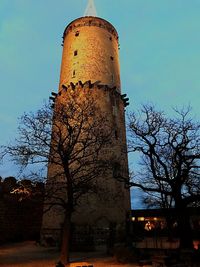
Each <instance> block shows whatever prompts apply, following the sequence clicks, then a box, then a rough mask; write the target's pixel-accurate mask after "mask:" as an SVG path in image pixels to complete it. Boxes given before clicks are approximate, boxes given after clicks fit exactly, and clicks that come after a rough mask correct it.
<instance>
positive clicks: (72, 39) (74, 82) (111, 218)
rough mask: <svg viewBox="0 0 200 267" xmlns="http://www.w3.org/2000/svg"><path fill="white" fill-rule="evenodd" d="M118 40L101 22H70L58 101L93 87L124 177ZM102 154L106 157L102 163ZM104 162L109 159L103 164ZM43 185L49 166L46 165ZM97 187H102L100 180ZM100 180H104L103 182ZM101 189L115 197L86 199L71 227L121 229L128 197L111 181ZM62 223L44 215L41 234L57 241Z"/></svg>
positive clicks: (123, 101)
mask: <svg viewBox="0 0 200 267" xmlns="http://www.w3.org/2000/svg"><path fill="white" fill-rule="evenodd" d="M118 51H119V40H118V34H117V31H116V30H115V28H114V27H113V26H112V25H111V24H110V23H109V22H108V21H106V20H104V19H102V18H98V17H95V16H89V15H88V13H87V16H85V17H81V18H78V19H76V20H74V21H72V22H71V23H70V24H69V25H68V26H67V27H66V29H65V31H64V34H63V55H62V63H61V73H60V83H59V92H58V97H57V101H58V100H59V96H60V97H62V99H63V98H64V99H65V98H66V101H67V92H66V88H73V90H80V87H81V88H92V91H93V95H94V96H95V97H96V99H97V101H98V102H99V103H100V106H102V109H103V112H104V113H106V115H107V118H108V120H109V121H110V123H111V125H112V127H113V132H114V136H113V139H114V140H113V143H112V145H111V146H110V147H109V148H108V150H109V151H111V152H112V153H113V155H115V156H116V158H117V159H118V160H120V165H121V166H123V168H122V169H123V172H124V173H125V176H126V177H127V176H128V160H127V152H126V151H127V149H126V131H125V116H124V109H125V107H126V106H127V105H128V102H127V101H128V99H127V98H126V97H125V95H121V85H120V69H119V54H118ZM106 157H107V155H106V153H105V155H104V159H106ZM108 160H109V159H108ZM48 169H49V170H48V179H47V184H48V180H49V179H50V177H49V176H50V174H51V171H52V166H51V164H49V166H48ZM99 179H100V181H101V179H102V184H103V183H104V180H103V177H102V178H101V177H99ZM104 179H105V177H104ZM106 181H107V182H106V184H105V187H106V189H107V188H109V190H110V192H112V193H113V194H114V193H116V194H117V198H112V197H111V198H108V199H107V201H105V202H104V201H99V200H98V199H97V198H96V199H95V197H94V196H93V197H91V198H90V196H88V199H89V200H88V202H87V205H86V204H85V203H84V201H83V203H82V205H80V206H79V207H78V209H77V210H76V211H75V213H74V214H73V223H74V224H75V225H76V226H77V225H78V226H80V227H82V226H84V225H87V226H88V225H89V226H91V227H93V228H97V229H103V230H105V229H109V225H110V224H111V223H113V224H114V225H115V228H116V229H118V231H120V230H122V229H124V228H125V221H126V216H127V213H128V212H129V211H130V192H129V189H126V188H125V187H124V184H123V183H120V182H119V181H117V180H116V179H115V178H114V177H113V172H110V174H109V175H108V177H106ZM61 224H62V215H59V214H53V213H52V212H51V211H50V212H49V213H47V214H44V218H43V227H42V232H43V235H46V236H47V237H48V236H49V237H52V238H54V239H56V236H59V230H60V228H61Z"/></svg>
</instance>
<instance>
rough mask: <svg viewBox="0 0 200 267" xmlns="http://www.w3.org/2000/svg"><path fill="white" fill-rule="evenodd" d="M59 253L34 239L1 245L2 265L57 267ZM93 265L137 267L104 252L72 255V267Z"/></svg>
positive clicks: (2, 266)
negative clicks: (120, 261) (40, 244)
mask: <svg viewBox="0 0 200 267" xmlns="http://www.w3.org/2000/svg"><path fill="white" fill-rule="evenodd" d="M58 257H59V253H58V251H56V250H55V249H50V248H44V247H40V246H38V245H36V244H35V243H34V242H32V241H28V242H23V243H16V244H10V245H4V246H1V247H0V266H1V267H55V266H56V262H57V261H58ZM84 263H85V264H84ZM83 265H85V266H88V265H93V266H94V267H135V266H138V265H136V264H135V265H134V264H119V263H117V262H116V261H115V260H114V259H113V258H112V257H107V256H105V255H103V254H102V253H100V252H98V253H89V254H85V253H79V254H77V253H76V254H72V255H71V264H70V267H77V266H83Z"/></svg>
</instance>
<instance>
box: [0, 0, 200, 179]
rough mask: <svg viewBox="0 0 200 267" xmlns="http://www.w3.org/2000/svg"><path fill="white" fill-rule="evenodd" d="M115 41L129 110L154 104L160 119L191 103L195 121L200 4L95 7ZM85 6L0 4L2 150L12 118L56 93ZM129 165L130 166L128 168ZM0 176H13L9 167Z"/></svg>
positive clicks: (101, 1) (196, 0)
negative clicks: (68, 31)
mask: <svg viewBox="0 0 200 267" xmlns="http://www.w3.org/2000/svg"><path fill="white" fill-rule="evenodd" d="M95 5H96V9H97V15H98V16H99V17H102V18H104V19H106V20H108V21H109V22H111V23H112V24H113V25H114V26H115V28H116V29H117V31H118V33H119V37H120V48H121V49H120V62H121V81H122V91H123V93H127V94H128V96H129V98H130V106H129V110H133V109H138V108H139V106H140V105H141V103H146V102H152V103H155V104H156V105H157V106H158V107H160V108H161V109H164V110H165V111H166V112H170V108H171V107H172V106H178V107H182V106H183V105H188V104H190V105H191V106H192V108H193V114H194V116H196V118H197V119H200V103H199V102H200V101H199V99H200V34H199V33H200V15H199V14H200V0H191V1H189V0H115V1H113V0H95ZM86 6H87V0H10V1H8V0H0V85H1V87H0V90H1V91H0V144H5V143H6V142H8V141H9V140H12V139H13V138H14V136H15V133H16V128H17V123H18V122H17V118H18V117H20V115H22V113H23V112H24V111H31V110H35V109H37V108H38V107H40V105H41V104H42V101H43V100H44V99H47V98H48V97H49V95H50V92H51V91H52V90H53V91H57V88H58V82H59V71H60V63H61V54H62V47H61V42H62V34H63V31H64V28H65V27H66V25H67V24H68V23H70V22H71V21H72V20H74V19H76V18H78V17H81V16H83V14H84V12H85V8H86ZM130 163H131V162H130ZM0 175H1V176H3V177H5V176H8V175H14V176H15V175H16V173H15V170H14V168H13V167H10V165H9V164H4V165H2V166H1V165H0Z"/></svg>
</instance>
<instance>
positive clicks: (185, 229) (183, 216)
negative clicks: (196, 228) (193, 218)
mask: <svg viewBox="0 0 200 267" xmlns="http://www.w3.org/2000/svg"><path fill="white" fill-rule="evenodd" d="M177 220H178V233H179V238H180V248H183V249H193V238H192V228H191V225H190V216H189V214H188V212H187V208H180V209H178V210H177Z"/></svg>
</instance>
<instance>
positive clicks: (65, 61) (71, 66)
mask: <svg viewBox="0 0 200 267" xmlns="http://www.w3.org/2000/svg"><path fill="white" fill-rule="evenodd" d="M88 80H91V82H92V83H94V82H96V81H100V82H101V83H102V84H106V85H108V86H109V87H115V86H116V88H117V90H118V91H120V70H119V54H118V35H117V32H116V30H115V28H114V27H113V26H112V25H111V24H110V23H109V22H107V21H105V20H103V19H101V18H96V17H83V18H79V19H77V20H75V21H73V22H72V23H70V24H69V25H68V26H67V27H66V29H65V32H64V35H63V55H62V64H61V74H60V86H59V88H60V90H61V89H62V85H63V84H65V85H66V84H69V83H70V82H73V83H74V84H76V83H77V82H78V81H82V82H83V83H84V82H86V81H88Z"/></svg>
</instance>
